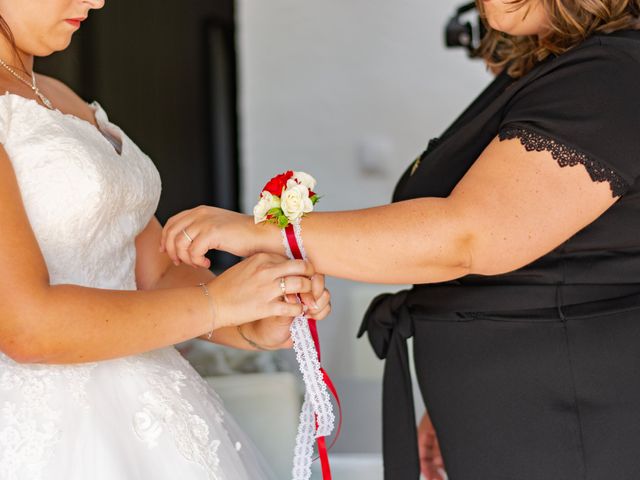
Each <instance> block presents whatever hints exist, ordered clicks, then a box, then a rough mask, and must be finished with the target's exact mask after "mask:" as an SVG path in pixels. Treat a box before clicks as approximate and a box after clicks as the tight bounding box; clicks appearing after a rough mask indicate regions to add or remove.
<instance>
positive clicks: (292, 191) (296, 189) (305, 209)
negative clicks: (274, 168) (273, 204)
mask: <svg viewBox="0 0 640 480" xmlns="http://www.w3.org/2000/svg"><path fill="white" fill-rule="evenodd" d="M280 205H281V207H282V211H283V212H284V214H285V215H286V216H287V218H288V219H289V220H290V221H294V220H297V219H299V218H300V217H302V215H304V214H305V213H309V212H311V211H313V203H312V202H311V199H310V198H309V189H308V188H307V187H305V186H304V185H299V184H297V183H296V184H295V185H292V186H291V187H289V188H287V189H286V190H285V191H284V192H283V193H282V198H281V204H280Z"/></svg>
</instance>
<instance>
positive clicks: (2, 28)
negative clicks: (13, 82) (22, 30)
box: [0, 15, 26, 70]
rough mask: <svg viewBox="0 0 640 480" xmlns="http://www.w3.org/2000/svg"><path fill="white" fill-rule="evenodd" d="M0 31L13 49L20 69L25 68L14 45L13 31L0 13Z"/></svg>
mask: <svg viewBox="0 0 640 480" xmlns="http://www.w3.org/2000/svg"><path fill="white" fill-rule="evenodd" d="M0 33H1V34H2V35H4V37H5V38H6V39H7V41H8V42H9V44H10V45H11V48H13V51H14V52H15V54H16V57H17V58H18V60H19V61H20V66H21V67H22V69H23V70H26V67H25V65H24V63H22V57H21V56H20V53H19V52H18V46H17V45H16V39H15V38H14V36H13V32H12V31H11V28H10V27H9V24H8V23H7V22H6V20H5V19H4V18H3V17H2V15H0Z"/></svg>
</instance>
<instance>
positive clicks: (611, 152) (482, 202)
mask: <svg viewBox="0 0 640 480" xmlns="http://www.w3.org/2000/svg"><path fill="white" fill-rule="evenodd" d="M570 59H571V61H566V62H562V61H560V62H559V63H557V64H553V65H554V68H552V69H551V70H550V71H549V72H546V73H545V75H542V76H541V77H540V78H538V79H535V80H534V81H531V82H530V83H529V84H527V85H526V86H524V87H523V88H522V89H521V90H520V91H519V92H518V93H517V94H515V95H514V97H513V98H512V100H511V102H510V104H509V105H508V106H507V108H506V110H505V112H504V117H503V120H502V123H501V125H500V134H499V138H496V139H494V140H493V141H492V142H491V144H490V145H489V146H488V147H487V148H486V150H485V151H484V152H483V153H482V154H481V156H480V157H479V159H478V160H477V161H476V162H475V163H474V165H473V166H472V168H470V169H469V171H468V172H467V174H466V175H465V176H464V177H463V179H462V180H461V181H460V183H459V184H458V185H457V186H456V188H455V189H454V191H453V192H452V194H451V197H450V199H451V201H452V204H453V205H454V207H455V208H456V210H455V211H456V212H457V214H459V215H460V218H462V220H463V222H464V225H466V226H467V228H468V230H467V231H468V232H469V238H471V239H472V241H471V243H470V245H471V256H472V264H473V265H472V270H473V273H480V274H499V273H505V272H508V271H512V270H515V269H518V268H520V267H523V266H525V265H527V264H528V263H531V262H532V261H534V260H537V259H538V258H540V257H541V256H543V255H545V254H546V253H548V252H549V251H551V250H553V249H554V248H556V247H558V246H559V245H561V244H562V243H564V242H565V241H566V240H568V239H569V238H571V237H572V236H573V235H575V234H576V233H578V232H579V231H580V230H582V229H583V228H584V227H586V226H587V225H589V224H590V223H591V222H593V221H594V220H596V219H597V218H598V217H599V216H600V215H602V214H603V213H604V212H605V211H606V210H607V209H608V208H610V207H611V206H612V205H613V204H614V203H615V202H616V201H617V200H618V199H619V198H620V196H622V195H624V194H625V193H626V191H627V190H628V189H629V188H630V187H631V185H633V184H634V183H635V181H636V179H637V178H638V176H640V140H638V136H637V133H636V129H637V125H638V124H640V95H638V93H637V92H636V90H637V77H638V75H640V63H638V62H637V61H635V60H634V59H632V58H631V57H628V56H625V55H623V54H621V53H620V52H617V51H613V50H610V49H607V48H604V47H601V46H594V47H591V48H589V49H585V50H584V51H583V52H581V53H580V55H575V56H573V57H570ZM558 60H561V57H559V59H558ZM500 139H502V140H503V141H501V140H500Z"/></svg>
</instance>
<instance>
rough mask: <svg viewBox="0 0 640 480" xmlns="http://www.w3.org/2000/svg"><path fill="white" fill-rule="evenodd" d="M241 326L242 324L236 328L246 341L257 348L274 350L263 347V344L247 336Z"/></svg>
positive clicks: (265, 350) (266, 350)
mask: <svg viewBox="0 0 640 480" xmlns="http://www.w3.org/2000/svg"><path fill="white" fill-rule="evenodd" d="M240 327H241V325H238V326H236V329H237V330H238V333H239V334H240V336H241V337H242V338H243V339H244V341H245V342H247V343H248V344H249V345H251V346H252V347H253V348H255V349H256V350H261V351H263V352H272V351H273V350H272V349H270V348H266V347H263V346H262V345H258V344H257V343H256V342H254V341H253V340H251V339H250V338H249V337H247V336H246V335H245V334H244V332H243V331H242V329H241V328H240Z"/></svg>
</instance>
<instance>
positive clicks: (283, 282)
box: [280, 277, 287, 296]
mask: <svg viewBox="0 0 640 480" xmlns="http://www.w3.org/2000/svg"><path fill="white" fill-rule="evenodd" d="M280 290H282V295H283V296H284V295H286V294H287V281H286V280H285V278H284V277H281V278H280Z"/></svg>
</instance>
